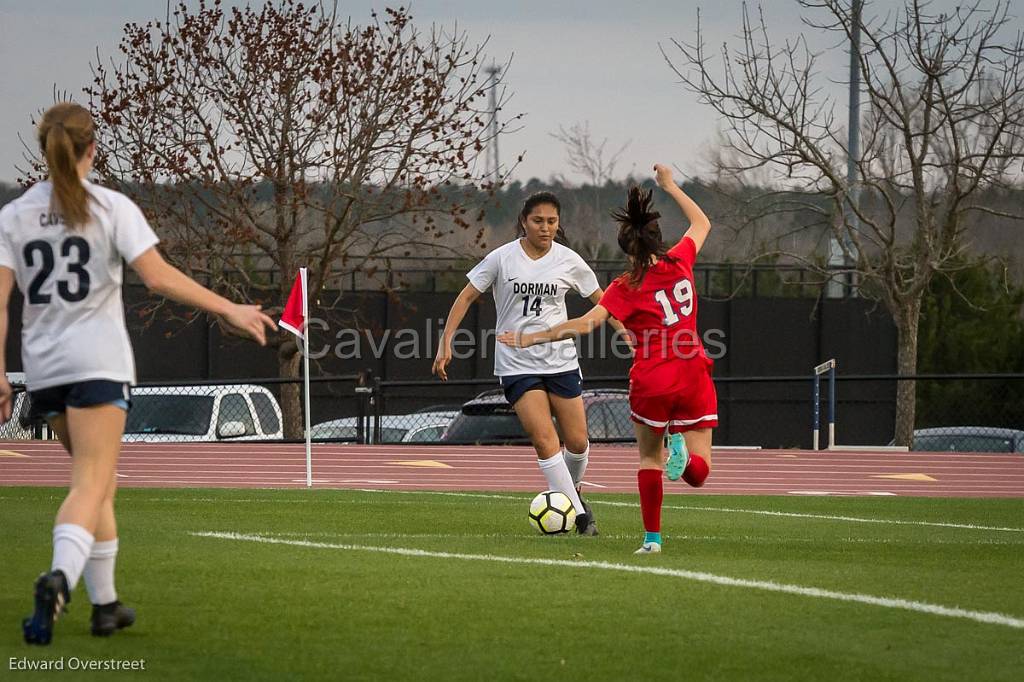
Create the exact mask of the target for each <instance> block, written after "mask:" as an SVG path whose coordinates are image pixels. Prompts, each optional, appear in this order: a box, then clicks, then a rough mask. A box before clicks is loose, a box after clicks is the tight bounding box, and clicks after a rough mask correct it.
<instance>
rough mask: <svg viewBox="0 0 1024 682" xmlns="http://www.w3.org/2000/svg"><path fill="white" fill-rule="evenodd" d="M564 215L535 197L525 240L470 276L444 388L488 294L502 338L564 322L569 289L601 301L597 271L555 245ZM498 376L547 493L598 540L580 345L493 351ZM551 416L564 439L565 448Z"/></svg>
mask: <svg viewBox="0 0 1024 682" xmlns="http://www.w3.org/2000/svg"><path fill="white" fill-rule="evenodd" d="M560 208H561V207H560V204H559V202H558V198H557V197H556V196H555V195H554V194H551V193H550V192H538V193H536V194H533V195H531V196H530V197H529V198H527V200H526V202H525V204H524V205H523V209H522V211H520V213H519V231H520V235H521V236H520V238H519V239H516V240H515V241H512V242H509V243H508V244H505V245H504V246H500V247H498V248H497V249H495V250H494V251H491V252H490V253H489V254H487V256H486V257H485V258H484V259H483V260H482V261H481V262H480V263H479V264H477V266H476V267H475V268H473V269H472V270H471V271H470V272H469V273H468V274H467V275H466V277H467V278H469V284H467V285H466V288H464V289H463V290H462V292H461V293H460V294H459V295H458V297H457V298H456V299H455V303H454V304H453V305H452V309H451V311H450V312H449V313H448V319H447V321H446V323H445V328H444V333H443V335H442V338H441V343H440V347H439V348H438V351H437V357H436V358H435V360H434V367H433V372H434V374H436V375H437V376H439V377H440V378H441V380H442V381H446V380H447V379H448V373H447V367H448V363H449V362H451V358H452V351H451V342H452V336H453V334H454V333H455V330H457V329H458V328H459V325H460V324H461V323H462V319H463V317H465V315H466V312H467V310H468V309H469V306H470V305H471V304H472V303H473V302H474V301H476V299H477V298H479V296H480V294H482V293H483V292H485V291H487V290H488V289H492V290H493V293H494V305H495V308H496V309H497V328H498V329H499V330H501V331H516V332H526V331H535V330H541V329H547V328H549V327H553V326H555V325H557V324H559V323H561V322H565V321H566V320H567V319H568V315H567V314H566V310H565V295H566V294H567V293H568V292H569V291H570V290H571V291H575V292H577V293H578V294H580V295H581V296H583V297H585V298H589V299H590V300H591V301H593V302H594V303H597V302H598V301H599V300H600V299H601V295H602V294H603V293H604V292H603V291H602V289H601V287H600V286H598V283H597V277H596V276H595V275H594V271H593V270H591V269H590V266H588V265H587V264H586V262H585V261H584V260H583V258H581V257H580V255H579V254H577V253H576V252H575V251H573V250H572V249H570V248H568V247H567V246H564V245H563V244H561V243H559V242H558V240H559V239H560V238H561V230H560V227H559V213H560ZM494 373H495V375H497V377H498V380H499V381H500V382H501V387H502V389H504V392H505V398H506V399H507V400H508V402H509V403H510V404H511V405H512V406H513V407H514V409H515V411H516V414H517V415H518V416H519V421H520V422H521V423H522V425H523V429H524V430H525V431H526V433H527V435H528V436H529V438H530V441H531V442H532V443H533V447H534V449H535V450H536V451H537V458H538V459H537V463H538V465H539V466H540V469H541V472H542V473H543V474H544V478H545V479H547V483H548V487H549V488H550V489H551V490H558V491H561V492H563V493H565V494H566V495H567V496H568V497H569V499H570V500H572V503H573V506H574V507H575V508H576V510H577V512H578V513H577V516H576V530H577V532H579V533H580V534H583V535H597V526H596V525H595V523H594V515H593V513H592V511H591V510H590V506H589V505H587V504H586V503H585V502H583V501H582V500H581V499H580V494H579V493H580V485H581V484H582V482H583V474H584V472H585V471H586V469H587V461H588V456H589V454H590V442H589V439H588V437H587V418H586V414H585V411H584V407H583V398H582V397H581V393H582V386H581V383H582V375H581V374H580V364H579V359H578V358H577V357H576V344H575V343H574V342H573V341H572V340H569V341H567V342H562V343H555V344H550V345H549V346H534V347H532V348H509V347H507V346H504V345H501V344H496V347H495V351H494ZM552 415H554V416H555V418H556V419H557V420H558V425H559V427H560V428H561V431H562V437H563V438H564V439H565V448H564V449H562V447H561V445H560V444H559V439H558V432H557V431H556V430H555V426H554V424H553V423H552V420H551V417H552Z"/></svg>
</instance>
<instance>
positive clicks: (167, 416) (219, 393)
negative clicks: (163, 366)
mask: <svg viewBox="0 0 1024 682" xmlns="http://www.w3.org/2000/svg"><path fill="white" fill-rule="evenodd" d="M283 437H284V432H283V430H282V423H281V407H280V405H278V403H277V399H276V398H275V397H274V394H273V393H271V392H270V391H268V390H267V389H266V388H264V387H263V386H257V385H255V384H238V385H229V384H208V385H207V384H204V385H196V386H137V387H135V388H133V389H132V409H131V410H130V411H129V412H128V423H127V424H126V425H125V430H124V442H126V443H168V442H208V441H236V440H280V439H282V438H283Z"/></svg>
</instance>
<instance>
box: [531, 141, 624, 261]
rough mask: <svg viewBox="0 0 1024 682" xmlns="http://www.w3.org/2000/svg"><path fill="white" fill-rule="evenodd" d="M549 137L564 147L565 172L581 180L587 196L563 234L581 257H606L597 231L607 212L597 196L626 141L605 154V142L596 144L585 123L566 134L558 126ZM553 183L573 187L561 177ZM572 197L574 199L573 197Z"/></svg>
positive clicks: (602, 238)
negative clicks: (569, 230)
mask: <svg viewBox="0 0 1024 682" xmlns="http://www.w3.org/2000/svg"><path fill="white" fill-rule="evenodd" d="M549 135H550V136H551V137H553V138H554V139H556V140H558V141H559V142H561V143H562V146H563V147H565V154H566V161H567V162H568V163H569V168H570V169H571V170H572V171H573V172H574V173H577V174H579V175H582V176H583V178H584V183H583V185H584V188H585V189H586V190H588V191H587V193H588V194H589V195H590V197H589V201H587V202H579V203H578V204H577V205H576V206H575V207H574V209H575V210H574V211H573V214H574V216H575V217H576V221H577V224H575V225H573V226H572V228H573V229H572V232H571V233H570V232H568V230H567V234H568V237H569V240H570V242H571V243H572V246H573V248H574V249H575V250H576V251H578V252H580V253H581V254H583V255H584V256H585V257H589V258H591V259H596V258H600V257H607V256H608V255H609V251H610V249H609V248H608V246H607V243H606V242H607V241H608V240H607V237H608V234H607V233H606V232H605V231H604V230H602V229H601V228H602V225H603V224H606V223H610V221H609V219H608V213H609V211H610V208H609V207H607V206H603V205H602V201H601V192H602V190H603V189H604V188H605V186H606V185H607V184H608V183H609V182H611V181H613V180H614V179H615V167H616V166H618V164H619V161H620V160H621V159H622V155H623V153H625V151H626V149H627V148H628V147H629V144H630V141H626V142H625V143H623V145H622V146H621V147H619V148H618V149H617V150H615V151H614V152H612V153H610V154H609V153H606V152H605V148H606V147H607V146H608V138H607V137H606V138H604V139H603V140H601V141H600V142H598V141H597V140H596V139H595V138H594V136H593V134H592V133H591V132H590V123H589V122H584V123H574V124H572V125H571V126H570V127H569V129H568V130H567V129H566V128H565V127H564V126H558V132H557V133H549ZM555 179H556V180H557V181H558V182H560V183H561V184H563V185H566V186H572V184H573V183H571V182H569V180H567V179H566V178H565V177H564V176H556V177H555ZM572 196H573V197H575V194H573V195H572Z"/></svg>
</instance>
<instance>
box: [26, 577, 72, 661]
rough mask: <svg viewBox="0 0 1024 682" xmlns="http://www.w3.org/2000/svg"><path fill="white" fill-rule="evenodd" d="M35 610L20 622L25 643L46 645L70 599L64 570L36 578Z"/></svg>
mask: <svg viewBox="0 0 1024 682" xmlns="http://www.w3.org/2000/svg"><path fill="white" fill-rule="evenodd" d="M35 600H36V610H35V612H34V613H33V614H32V615H31V616H30V617H29V618H26V619H25V620H23V621H22V622H21V630H22V632H23V633H24V635H25V643H26V644H41V645H46V644H49V643H50V640H51V639H53V626H54V624H55V623H56V622H57V619H58V618H59V617H60V615H61V614H62V613H64V611H65V610H66V608H67V605H68V602H70V601H71V592H70V590H68V580H67V578H65V577H64V571H50V572H49V573H43V574H42V575H40V576H39V578H38V579H36V595H35Z"/></svg>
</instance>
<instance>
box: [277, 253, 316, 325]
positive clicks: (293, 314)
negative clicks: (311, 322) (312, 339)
mask: <svg viewBox="0 0 1024 682" xmlns="http://www.w3.org/2000/svg"><path fill="white" fill-rule="evenodd" d="M306 291H307V289H306V268H299V274H297V275H296V276H295V284H293V285H292V292H291V293H290V294H288V302H287V303H285V304H284V312H283V313H281V320H280V321H279V322H278V323H277V324H278V325H280V326H281V327H282V328H284V329H287V330H288V331H290V332H291V333H292V334H295V336H297V337H299V338H300V339H303V340H305V338H306V306H307V305H308V304H307V303H306V302H307V301H308V300H309V298H308V296H307V295H306Z"/></svg>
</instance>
